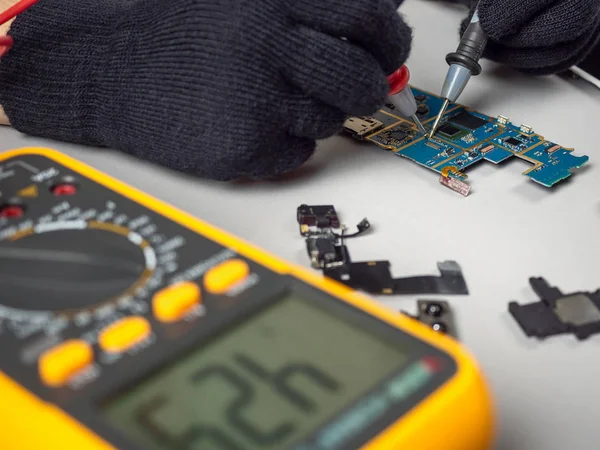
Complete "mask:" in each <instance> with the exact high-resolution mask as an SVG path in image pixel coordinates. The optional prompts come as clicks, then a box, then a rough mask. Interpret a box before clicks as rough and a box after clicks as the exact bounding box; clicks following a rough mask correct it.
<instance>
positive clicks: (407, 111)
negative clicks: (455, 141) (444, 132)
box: [388, 65, 427, 134]
mask: <svg viewBox="0 0 600 450" xmlns="http://www.w3.org/2000/svg"><path fill="white" fill-rule="evenodd" d="M409 79H410V72H409V71H408V67H406V66H404V65H403V66H402V67H400V68H399V69H398V70H396V71H395V72H394V73H392V74H391V75H390V76H388V83H389V85H390V93H389V97H390V102H392V104H393V105H394V106H395V107H396V109H397V110H398V112H399V113H400V115H402V116H403V117H410V118H411V119H412V120H413V121H414V122H415V124H416V125H417V127H419V130H420V131H421V133H423V134H425V133H427V132H426V130H425V128H424V127H423V124H422V123H421V121H420V120H419V118H418V117H417V101H416V100H415V96H414V95H413V92H412V89H411V88H410V86H408V80H409Z"/></svg>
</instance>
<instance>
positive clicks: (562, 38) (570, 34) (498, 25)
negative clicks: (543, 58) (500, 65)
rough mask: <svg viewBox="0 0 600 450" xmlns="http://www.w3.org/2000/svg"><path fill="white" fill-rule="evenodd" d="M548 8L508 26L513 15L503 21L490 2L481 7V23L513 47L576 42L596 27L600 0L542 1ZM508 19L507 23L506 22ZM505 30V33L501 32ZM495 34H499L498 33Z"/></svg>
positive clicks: (505, 43) (538, 10) (492, 33)
mask: <svg viewBox="0 0 600 450" xmlns="http://www.w3.org/2000/svg"><path fill="white" fill-rule="evenodd" d="M522 3H526V4H533V5H539V4H540V2H522V1H515V5H516V4H522ZM541 3H543V4H544V6H545V8H543V9H537V10H535V12H533V11H534V9H533V8H531V12H532V14H531V15H530V16H529V18H528V20H527V21H526V22H522V23H521V25H520V26H518V27H516V26H514V25H512V27H513V28H512V29H510V30H509V31H507V30H508V26H510V25H509V24H508V22H511V20H512V21H513V23H514V20H513V19H512V17H513V15H512V14H511V15H510V17H511V18H509V19H507V20H506V21H503V20H502V19H499V18H498V16H497V15H496V13H497V12H496V11H495V9H491V8H489V7H487V6H484V8H483V9H482V7H481V6H480V8H479V17H480V20H481V25H482V27H483V28H484V30H485V31H486V32H490V31H488V30H489V29H491V32H490V35H491V37H492V39H494V40H497V41H498V42H501V43H502V44H504V45H506V46H510V47H515V48H518V47H547V46H552V45H557V44H560V43H563V42H572V41H575V40H577V39H579V38H580V37H581V36H583V35H586V34H589V33H590V32H592V31H593V27H594V25H595V23H596V21H597V20H598V16H599V14H600V4H598V2H597V0H563V1H557V2H555V3H554V4H552V5H546V4H545V3H546V1H543V2H541ZM504 22H506V23H504ZM500 33H504V34H503V35H502V37H498V36H497V35H498V34H500ZM493 35H496V36H495V37H494V36H493Z"/></svg>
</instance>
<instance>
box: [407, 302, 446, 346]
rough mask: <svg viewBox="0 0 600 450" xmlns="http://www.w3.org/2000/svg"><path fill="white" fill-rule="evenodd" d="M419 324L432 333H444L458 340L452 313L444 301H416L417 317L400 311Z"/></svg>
mask: <svg viewBox="0 0 600 450" xmlns="http://www.w3.org/2000/svg"><path fill="white" fill-rule="evenodd" d="M402 313H403V314H406V315H408V316H410V317H413V318H414V319H417V320H418V321H419V322H422V323H424V324H425V325H428V326H430V327H431V328H432V329H433V330H434V331H438V332H440V333H445V334H447V335H449V336H452V337H453V338H455V339H458V333H457V328H456V322H455V320H454V313H453V311H452V308H451V307H450V304H449V303H448V302H447V301H444V300H417V315H416V316H415V315H412V314H410V313H408V312H406V311H402Z"/></svg>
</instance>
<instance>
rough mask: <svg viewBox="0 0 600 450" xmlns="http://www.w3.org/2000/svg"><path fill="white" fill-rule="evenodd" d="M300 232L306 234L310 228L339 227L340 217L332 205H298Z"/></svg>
mask: <svg viewBox="0 0 600 450" xmlns="http://www.w3.org/2000/svg"><path fill="white" fill-rule="evenodd" d="M296 216H297V220H298V225H300V234H301V235H302V236H308V235H309V234H310V228H312V227H316V228H317V229H319V230H322V229H325V228H340V219H339V217H338V215H337V212H336V210H335V208H334V207H333V205H311V206H309V205H300V206H298V210H297V214H296Z"/></svg>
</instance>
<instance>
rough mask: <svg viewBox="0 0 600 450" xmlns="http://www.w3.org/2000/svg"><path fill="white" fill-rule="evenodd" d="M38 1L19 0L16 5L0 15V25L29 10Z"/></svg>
mask: <svg viewBox="0 0 600 450" xmlns="http://www.w3.org/2000/svg"><path fill="white" fill-rule="evenodd" d="M38 1H39V0H21V1H20V2H19V3H17V4H16V5H13V6H12V7H10V8H8V9H7V10H6V11H4V12H3V13H1V14H0V25H2V24H5V23H6V22H8V21H9V20H11V19H14V18H15V17H16V16H18V15H19V14H21V13H22V12H24V11H25V10H26V9H29V8H31V7H32V6H33V5H35V4H36V3H37V2H38Z"/></svg>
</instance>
